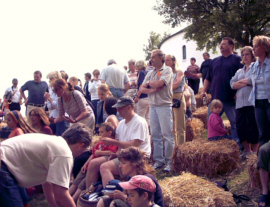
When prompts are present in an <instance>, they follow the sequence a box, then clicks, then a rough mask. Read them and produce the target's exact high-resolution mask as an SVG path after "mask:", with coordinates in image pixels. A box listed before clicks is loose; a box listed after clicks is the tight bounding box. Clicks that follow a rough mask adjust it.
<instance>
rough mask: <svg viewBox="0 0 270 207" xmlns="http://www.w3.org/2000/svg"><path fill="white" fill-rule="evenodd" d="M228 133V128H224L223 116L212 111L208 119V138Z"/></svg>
mask: <svg viewBox="0 0 270 207" xmlns="http://www.w3.org/2000/svg"><path fill="white" fill-rule="evenodd" d="M226 133H227V130H226V129H225V128H224V125H223V121H222V119H221V117H220V116H219V115H218V114H215V113H212V114H211V115H210V116H209V120H208V138H211V137H218V136H224V135H225V134H226Z"/></svg>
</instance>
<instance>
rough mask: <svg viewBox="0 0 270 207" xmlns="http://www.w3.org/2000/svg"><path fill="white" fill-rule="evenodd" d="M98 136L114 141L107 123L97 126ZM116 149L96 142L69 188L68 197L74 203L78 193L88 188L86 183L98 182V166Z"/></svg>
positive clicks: (113, 133)
mask: <svg viewBox="0 0 270 207" xmlns="http://www.w3.org/2000/svg"><path fill="white" fill-rule="evenodd" d="M99 135H100V136H101V137H109V138H112V139H114V137H115V129H114V128H113V126H112V125H111V124H110V123H108V122H106V123H102V124H101V125H100V126H99ZM117 149H118V148H117V146H114V145H109V146H106V145H104V144H103V142H102V141H100V142H98V143H97V145H96V146H95V147H94V148H93V150H92V155H91V156H90V157H89V159H88V160H87V161H86V163H85V164H84V166H83V167H82V169H81V172H80V173H79V174H78V176H77V177H76V179H75V180H74V182H73V184H72V185H71V187H70V188H69V192H70V195H72V197H73V199H74V201H75V202H76V201H77V199H78V198H79V195H80V193H81V192H82V191H83V190H85V189H86V187H87V186H88V182H89V183H90V185H91V184H92V183H95V182H97V181H98V172H99V167H100V165H101V164H102V163H104V162H106V161H108V159H109V157H110V156H111V155H112V154H113V153H116V151H117ZM96 171H97V173H96Z"/></svg>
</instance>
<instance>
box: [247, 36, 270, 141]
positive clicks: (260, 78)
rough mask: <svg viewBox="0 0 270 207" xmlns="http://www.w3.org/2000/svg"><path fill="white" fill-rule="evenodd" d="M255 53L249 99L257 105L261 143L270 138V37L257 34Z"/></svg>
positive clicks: (254, 45) (254, 43) (256, 114)
mask: <svg viewBox="0 0 270 207" xmlns="http://www.w3.org/2000/svg"><path fill="white" fill-rule="evenodd" d="M253 51H254V55H255V56H256V57H258V59H257V61H256V62H255V63H254V65H253V67H252V73H251V81H250V80H248V84H250V85H251V84H252V86H253V88H252V91H251V94H250V97H249V101H250V102H251V103H252V104H253V106H255V117H256V121H257V126H258V129H259V144H260V146H262V145H263V144H265V143H266V142H268V141H269V140H270V84H269V83H270V38H269V37H266V36H256V37H254V39H253Z"/></svg>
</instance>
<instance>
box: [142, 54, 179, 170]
mask: <svg viewBox="0 0 270 207" xmlns="http://www.w3.org/2000/svg"><path fill="white" fill-rule="evenodd" d="M164 62H165V55H164V53H163V52H162V51H161V50H159V49H157V50H154V51H153V52H152V55H151V63H152V65H153V67H154V69H153V70H151V71H149V72H148V73H147V75H146V77H145V79H144V82H143V84H142V85H141V87H140V91H141V93H146V94H148V97H149V101H150V129H151V136H152V137H151V138H152V141H153V144H154V153H153V158H154V161H155V164H154V166H153V167H154V168H155V169H157V168H160V167H162V166H163V165H164V164H165V162H166V164H167V166H166V168H165V169H164V170H165V171H170V170H171V156H172V152H173V148H174V136H173V119H172V84H173V73H172V69H171V68H170V67H168V66H166V65H165V64H164ZM162 137H163V138H164V140H165V152H164V155H163V140H162Z"/></svg>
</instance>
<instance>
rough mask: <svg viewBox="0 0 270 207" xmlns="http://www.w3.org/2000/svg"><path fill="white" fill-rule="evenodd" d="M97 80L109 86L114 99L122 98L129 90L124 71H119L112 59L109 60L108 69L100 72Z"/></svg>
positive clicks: (127, 79)
mask: <svg viewBox="0 0 270 207" xmlns="http://www.w3.org/2000/svg"><path fill="white" fill-rule="evenodd" d="M99 80H101V83H106V84H107V85H108V86H109V88H110V91H111V93H112V95H113V96H114V97H116V98H120V97H122V96H124V95H125V92H127V90H128V89H129V88H130V83H129V78H128V76H127V73H126V71H124V70H121V69H120V68H119V67H118V66H117V65H116V62H115V61H114V60H113V59H111V60H109V61H108V67H106V68H104V69H103V70H102V71H101V74H100V76H99Z"/></svg>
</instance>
